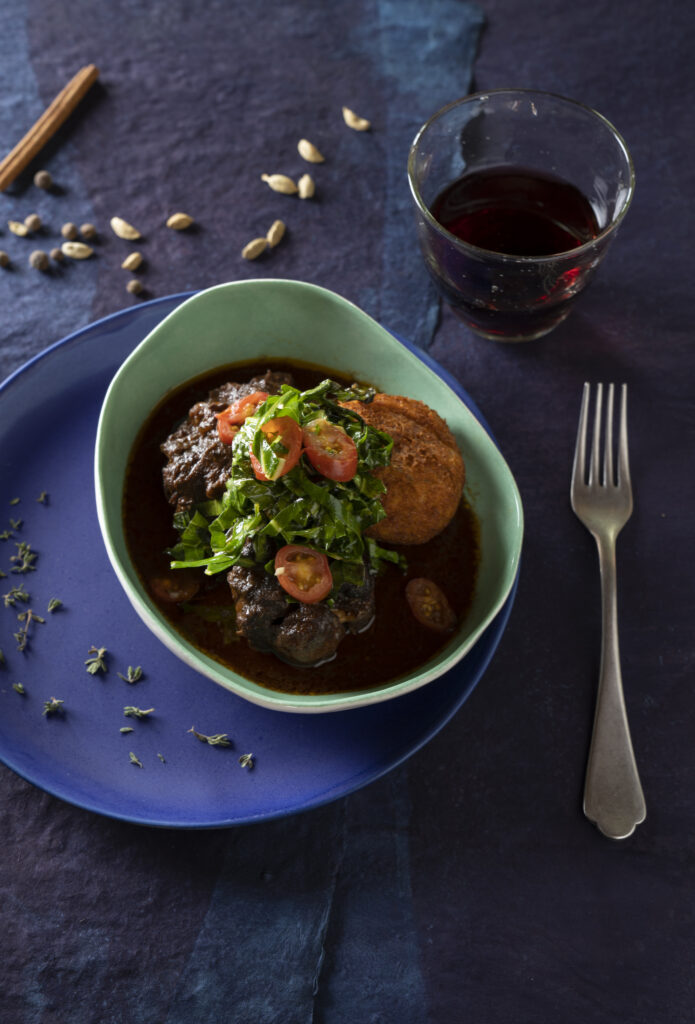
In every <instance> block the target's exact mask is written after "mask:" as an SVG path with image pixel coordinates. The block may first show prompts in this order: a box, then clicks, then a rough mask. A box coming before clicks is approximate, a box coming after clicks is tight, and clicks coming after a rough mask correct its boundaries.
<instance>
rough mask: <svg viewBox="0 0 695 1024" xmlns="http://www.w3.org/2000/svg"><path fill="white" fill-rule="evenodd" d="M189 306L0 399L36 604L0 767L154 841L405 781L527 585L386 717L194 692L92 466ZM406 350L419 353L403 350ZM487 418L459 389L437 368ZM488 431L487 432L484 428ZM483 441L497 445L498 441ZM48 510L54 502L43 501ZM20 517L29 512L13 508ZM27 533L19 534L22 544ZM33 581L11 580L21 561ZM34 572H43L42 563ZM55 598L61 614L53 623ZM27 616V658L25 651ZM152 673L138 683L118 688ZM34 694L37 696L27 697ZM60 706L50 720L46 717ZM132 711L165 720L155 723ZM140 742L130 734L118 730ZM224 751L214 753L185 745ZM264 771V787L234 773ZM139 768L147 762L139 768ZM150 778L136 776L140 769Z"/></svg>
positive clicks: (0, 439) (377, 709)
mask: <svg viewBox="0 0 695 1024" xmlns="http://www.w3.org/2000/svg"><path fill="white" fill-rule="evenodd" d="M186 298H189V295H187V294H186V295H174V296H170V297H168V298H165V299H159V300H156V301H154V302H150V303H145V304H143V305H141V306H138V307H137V308H133V309H129V310H126V311H124V312H122V313H117V314H115V315H114V316H111V317H107V318H106V319H104V320H101V321H99V322H97V323H95V324H93V325H92V326H90V327H87V328H85V329H84V330H81V331H78V332H77V333H76V334H73V335H71V336H70V337H68V338H65V339H64V340H63V341H61V342H58V343H57V344H56V345H53V346H52V347H51V348H49V349H47V350H46V351H45V352H44V353H42V354H41V355H40V356H38V357H37V358H35V359H33V360H32V361H31V362H29V363H27V364H26V365H25V366H24V367H22V368H21V369H20V370H18V371H17V372H16V373H15V374H13V375H12V376H11V377H10V378H8V380H7V381H5V383H4V384H3V385H2V386H1V387H0V413H1V418H0V452H1V453H2V454H1V455H0V481H1V484H2V486H1V487H0V505H4V519H0V532H2V531H9V532H11V533H12V536H9V537H8V538H7V539H5V540H4V541H0V570H2V571H3V572H5V573H7V576H6V577H5V578H2V579H0V593H2V594H3V595H5V594H8V593H9V592H10V591H11V589H12V588H13V587H18V586H23V589H24V591H25V592H26V593H27V594H28V595H29V599H28V601H23V600H18V601H17V602H16V603H15V605H14V606H12V605H9V606H8V607H6V606H5V603H4V602H3V603H2V604H0V648H1V649H2V650H3V652H4V656H5V664H4V665H0V759H1V760H2V761H3V762H4V763H5V764H6V765H7V766H8V767H9V768H11V769H13V771H15V772H17V773H18V774H19V775H21V776H22V777H23V778H25V779H27V780H28V781H29V782H31V783H33V784H34V785H37V786H39V787H41V788H42V789H44V790H46V791H47V792H49V793H52V794H53V795H55V796H58V797H60V798H61V799H63V800H67V801H69V802H70V803H73V804H76V805H77V806H79V807H83V808H85V809H87V810H91V811H96V812H98V813H101V814H105V815H108V816H110V817H113V818H119V819H123V820H126V821H131V822H136V823H139V824H146V825H157V826H163V827H174V828H205V827H224V826H229V825H238V824H243V823H247V822H253V821H260V820H263V819H268V818H274V817H280V816H282V815H286V814H291V813H294V812H296V811H301V810H306V809H308V808H311V807H316V806H318V805H320V804H323V803H326V802H328V801H330V800H334V799H336V798H338V797H341V796H344V795H346V794H348V793H350V792H352V791H354V790H356V789H358V788H360V787H361V786H364V785H366V784H367V783H368V782H371V781H373V780H374V779H376V778H378V777H379V776H381V775H383V774H384V773H385V772H387V771H389V770H390V769H391V768H394V767H395V766H396V765H398V764H400V763H401V762H402V761H404V760H405V759H406V758H407V757H409V756H410V755H411V754H412V753H414V751H416V750H417V749H419V748H420V747H421V746H422V745H423V744H425V743H426V742H427V741H428V740H429V739H431V738H432V736H434V735H435V734H436V733H437V732H438V731H439V729H441V728H442V726H443V725H444V724H445V723H446V722H447V721H448V720H449V719H450V718H451V716H452V715H453V714H454V713H455V712H456V711H457V710H458V708H459V707H460V706H461V705H462V704H463V702H464V701H465V700H466V698H467V697H468V695H469V694H470V693H471V691H472V689H473V687H474V686H475V684H476V683H477V682H478V680H479V679H480V677H481V675H482V674H483V672H484V670H485V668H486V667H487V665H488V662H489V661H490V658H491V657H492V655H493V653H494V651H495V649H496V647H497V644H498V642H499V639H500V637H501V635H502V632H503V630H504V628H505V625H506V622H507V619H508V617H509V612H510V609H511V605H512V602H513V600H514V596H515V591H516V584H515V586H514V588H513V590H512V592H511V594H510V596H509V598H508V599H507V601H506V603H505V605H504V607H503V609H502V611H501V612H500V613H499V615H498V616H497V618H496V619H495V620H494V622H493V623H492V625H490V626H489V627H488V629H487V630H486V631H485V633H484V634H483V636H482V637H481V639H480V640H479V641H478V643H477V644H476V645H475V647H474V648H473V650H472V651H471V652H470V653H469V654H468V655H467V656H466V657H465V658H464V659H463V660H462V661H461V662H459V663H458V664H457V665H456V666H455V667H454V668H453V669H452V670H451V671H449V672H448V673H447V674H446V675H444V676H442V677H441V678H439V679H437V680H435V681H433V682H432V683H430V684H429V685H428V686H427V687H425V688H423V689H421V690H416V691H414V692H412V693H409V694H406V695H405V696H403V697H400V698H397V699H395V700H392V701H388V702H386V703H380V704H376V705H373V706H370V707H365V708H358V709H355V710H350V711H342V712H332V713H328V714H323V715H320V716H313V715H288V714H286V713H284V712H281V711H274V710H271V709H268V708H264V707H261V706H258V705H255V704H251V703H249V702H248V701H245V700H242V699H241V698H239V697H237V696H236V695H234V694H232V693H229V692H228V691H226V690H224V689H223V688H222V687H220V686H218V685H217V684H216V683H215V682H213V681H212V680H211V679H208V678H206V677H204V676H201V675H199V674H198V673H196V672H195V671H194V670H192V669H191V668H189V667H188V666H186V665H184V664H183V663H182V662H181V661H179V660H178V658H176V657H175V655H174V654H172V653H171V652H170V651H169V650H167V649H166V648H165V647H164V646H163V645H162V644H161V643H160V642H159V640H158V639H157V638H156V637H155V636H154V635H153V634H152V633H151V632H150V631H149V630H148V629H147V627H146V626H145V625H144V624H143V623H142V622H141V620H140V619H139V618H138V616H137V614H136V613H135V611H134V610H133V608H132V607H131V605H130V603H129V601H128V599H127V597H126V595H125V593H124V592H123V590H122V588H121V586H120V584H119V582H118V580H117V578H116V576H115V574H114V573H113V570H112V568H111V566H110V564H109V561H108V558H107V555H106V551H105V549H104V544H103V541H102V538H101V534H100V532H99V526H98V523H97V516H96V510H95V506H94V497H93V485H92V463H93V453H94V436H95V431H96V426H97V421H98V418H99V412H100V409H101V404H102V401H103V398H104V394H105V392H106V389H107V387H108V385H109V382H110V381H111V378H112V377H113V375H114V373H115V372H116V370H117V369H118V367H119V366H120V365H121V363H122V362H123V360H124V359H125V358H126V356H128V355H129V353H130V352H131V351H132V350H133V348H134V347H135V346H136V345H137V344H138V343H139V342H140V341H141V340H142V339H143V338H144V337H145V336H146V335H147V334H148V333H149V332H150V331H151V330H152V329H153V327H155V326H156V324H157V323H159V321H160V320H162V319H163V318H164V317H165V316H167V315H168V314H169V313H170V312H171V311H172V310H173V309H175V308H176V307H177V306H178V305H179V304H180V303H181V302H182V301H183V300H184V299H186ZM408 347H410V346H408ZM417 355H418V356H419V357H420V358H421V359H422V360H423V361H424V362H425V363H426V364H427V365H428V366H429V367H430V368H431V369H433V370H434V371H435V372H436V373H438V374H440V375H441V376H442V377H443V378H444V379H445V380H446V382H447V383H448V384H449V386H450V387H451V388H453V390H454V391H455V392H456V393H457V394H458V395H459V396H460V397H461V399H462V400H463V401H464V402H465V403H466V405H467V406H468V407H469V408H470V409H471V410H472V412H473V413H474V415H475V416H476V417H477V418H478V419H480V420H482V417H481V416H480V413H479V411H478V410H477V409H476V407H475V405H474V404H473V402H472V401H471V399H470V398H469V397H468V395H466V393H465V392H464V391H463V390H462V388H461V387H460V386H459V385H458V383H457V382H456V381H455V380H454V379H453V378H451V377H450V376H449V375H448V374H446V372H445V371H444V370H442V368H441V367H439V366H437V364H436V363H434V361H433V360H431V359H430V358H429V357H428V356H427V355H425V354H423V353H421V352H419V351H418V352H417ZM484 425H485V424H484ZM486 429H488V428H487V427H486ZM43 492H45V493H46V494H47V495H48V498H47V500H45V501H39V500H37V499H39V497H40V496H41V495H42V493H43ZM16 499H19V501H17V500H16ZM11 520H13V521H14V522H15V524H16V523H17V522H18V521H19V520H21V525H19V526H15V527H13V526H12V525H11ZM21 542H24V543H25V544H28V545H30V548H31V552H32V553H36V559H35V561H34V562H33V565H34V567H35V568H34V571H29V572H26V573H22V574H19V573H14V572H11V571H10V570H11V569H12V568H13V567H17V566H18V565H19V563H18V562H16V561H15V562H13V561H12V556H15V555H20V549H19V548H18V547H17V544H18V543H21ZM30 561H31V559H30ZM52 598H57V599H59V600H60V601H61V602H62V606H61V607H60V608H58V609H57V610H55V611H53V612H48V611H47V607H48V604H49V601H51V599H52ZM27 609H31V610H32V612H33V613H35V614H37V615H39V616H41V617H42V618H44V619H45V620H46V621H45V622H44V623H40V622H31V623H30V625H29V630H28V643H27V648H26V650H25V651H18V650H17V649H16V648H17V641H16V640H15V638H14V634H15V633H17V632H19V631H20V630H21V628H22V625H23V624H22V622H20V621H18V619H17V615H18V613H25V612H26V611H27ZM90 647H96V648H102V647H104V648H106V649H107V654H106V656H105V659H106V664H107V669H108V670H107V672H106V673H102V672H98V673H96V674H90V673H89V672H88V671H87V669H86V666H85V662H86V660H87V659H88V658H89V657H90V655H89V649H90ZM129 666H132V667H136V666H140V667H141V668H142V672H143V676H142V679H141V680H140V681H139V682H137V683H135V684H130V683H128V682H126V681H125V680H124V679H122V678H120V677H119V674H118V673H120V674H121V675H123V676H127V675H128V667H129ZM18 683H21V684H22V685H23V687H24V690H25V693H24V694H20V693H18V692H16V690H15V689H14V685H15V684H18ZM51 698H56V699H57V700H62V701H64V703H63V704H62V705H60V708H61V710H60V711H59V712H58V713H55V714H50V715H44V714H43V711H44V702H45V701H49V700H50V699H51ZM126 706H137V707H140V708H143V709H146V708H150V707H153V708H154V709H155V710H154V711H153V712H152V714H151V715H148V716H147V717H146V718H144V719H133V718H129V717H125V716H124V708H125V707H126ZM124 727H125V728H128V727H130V728H132V732H128V733H121V731H120V730H121V729H122V728H124ZM191 727H195V729H196V730H198V731H199V732H201V733H203V734H207V735H212V734H218V733H226V734H227V735H228V736H229V738H230V740H231V741H232V746H230V747H222V746H209V745H208V744H207V743H203V742H199V741H198V740H197V739H196V738H195V736H193V735H192V734H190V733H189V732H188V730H190V729H191ZM247 753H252V754H253V756H254V762H255V763H254V767H253V769H252V770H249V769H248V768H244V767H242V766H240V764H239V757H240V756H241V755H242V754H247ZM131 754H132V755H134V757H135V758H137V762H138V763H135V762H133V761H132V760H131ZM140 766H141V767H140Z"/></svg>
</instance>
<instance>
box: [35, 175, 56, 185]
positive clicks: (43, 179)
mask: <svg viewBox="0 0 695 1024" xmlns="http://www.w3.org/2000/svg"><path fill="white" fill-rule="evenodd" d="M34 184H35V185H36V187H37V188H50V187H51V185H52V184H53V178H52V177H51V175H50V174H49V173H48V171H37V172H36V174H35V175H34Z"/></svg>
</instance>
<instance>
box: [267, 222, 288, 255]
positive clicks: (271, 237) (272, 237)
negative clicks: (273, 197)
mask: <svg viewBox="0 0 695 1024" xmlns="http://www.w3.org/2000/svg"><path fill="white" fill-rule="evenodd" d="M284 234H285V224H284V222H283V221H281V220H274V221H273V223H272V224H271V225H270V228H269V230H268V234H267V235H266V236H265V237H266V239H267V241H268V245H269V246H270V248H271V249H273V248H275V246H276V245H277V244H278V242H280V241H282V237H283V235H284Z"/></svg>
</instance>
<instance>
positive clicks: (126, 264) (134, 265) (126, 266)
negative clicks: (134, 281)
mask: <svg viewBox="0 0 695 1024" xmlns="http://www.w3.org/2000/svg"><path fill="white" fill-rule="evenodd" d="M141 263H142V253H141V252H131V253H129V254H128V255H127V256H126V258H125V259H124V260H123V262H122V263H121V267H122V268H123V270H137V269H138V267H139V266H140V264H141Z"/></svg>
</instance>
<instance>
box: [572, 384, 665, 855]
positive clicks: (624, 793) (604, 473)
mask: <svg viewBox="0 0 695 1024" xmlns="http://www.w3.org/2000/svg"><path fill="white" fill-rule="evenodd" d="M613 390H614V389H613V385H612V384H609V385H608V395H607V399H608V400H607V403H606V406H607V408H606V417H605V422H604V427H603V431H602V430H601V419H602V405H603V385H602V384H598V385H597V387H596V403H595V411H594V424H593V434H592V441H591V453H590V459H589V463H588V467H587V432H588V421H589V398H590V393H591V385H590V384H585V385H584V393H583V395H582V408H581V412H580V415H579V429H578V431H577V446H576V449H575V452H574V466H573V469H572V487H571V499H572V508H573V509H574V511H575V513H576V514H577V516H578V517H579V519H580V520H581V521H582V523H584V525H585V526H586V528H587V529H588V530H589V532H590V533H591V534H592V535H593V537H594V539H595V541H596V545H597V547H598V557H599V566H600V570H601V610H602V641H601V667H600V672H599V683H598V694H597V697H596V712H595V716H594V727H593V733H592V737H591V746H590V748H589V760H588V764H587V769H586V781H585V785H584V813H585V815H586V816H587V818H588V819H589V821H593V822H594V823H595V824H596V825H597V827H598V828H599V829H600V831H601V832H603V834H604V835H606V836H609V837H610V838H611V839H625V838H627V836H629V835H632V833H633V832H634V830H635V827H636V826H637V825H639V824H640V823H641V822H643V821H644V819H645V818H646V816H647V807H646V804H645V801H644V794H643V792H642V786H641V784H640V779H639V774H638V772H637V764H636V762H635V755H634V751H633V749H632V740H631V739H630V728H629V725H628V721H627V712H626V710H625V698H624V696H623V682H622V676H621V673H620V651H619V647H618V611H617V598H616V566H615V541H616V538H617V536H618V534H619V533H620V531H621V529H622V528H623V526H624V525H625V523H626V522H627V521H628V519H629V518H630V516H631V515H632V485H631V483H630V466H629V462H628V453H627V384H623V385H622V388H621V404H620V428H619V437H618V461H617V467H616V465H615V462H614V456H613ZM602 437H603V463H602V466H600V461H601V452H600V449H601V439H602ZM587 469H588V475H587ZM616 469H617V472H616Z"/></svg>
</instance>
